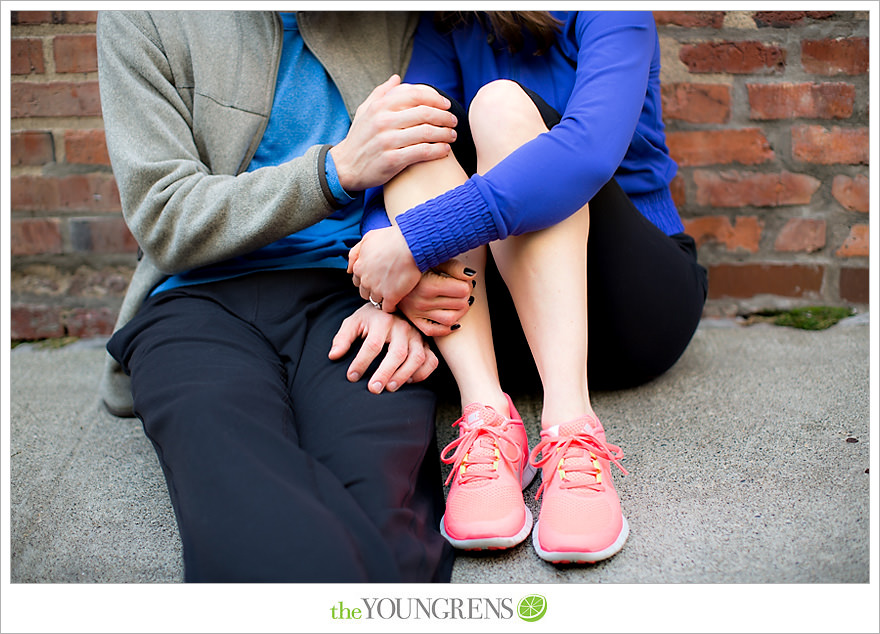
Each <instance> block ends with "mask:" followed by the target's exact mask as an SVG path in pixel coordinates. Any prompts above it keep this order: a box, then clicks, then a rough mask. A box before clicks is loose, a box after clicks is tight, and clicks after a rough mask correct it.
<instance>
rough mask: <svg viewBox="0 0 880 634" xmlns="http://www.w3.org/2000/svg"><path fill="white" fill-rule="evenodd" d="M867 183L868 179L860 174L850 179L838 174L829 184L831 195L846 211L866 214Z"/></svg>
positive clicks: (867, 201)
mask: <svg viewBox="0 0 880 634" xmlns="http://www.w3.org/2000/svg"><path fill="white" fill-rule="evenodd" d="M869 182H870V181H869V180H868V177H867V176H864V175H862V174H857V175H856V176H854V177H852V178H850V177H849V176H845V175H844V174H838V175H837V176H835V177H834V181H833V182H832V183H831V195H832V196H834V199H835V200H836V201H837V202H839V203H840V204H841V205H843V207H844V209H846V210H848V211H861V212H862V213H868V205H869V202H870V191H869V188H868V185H869Z"/></svg>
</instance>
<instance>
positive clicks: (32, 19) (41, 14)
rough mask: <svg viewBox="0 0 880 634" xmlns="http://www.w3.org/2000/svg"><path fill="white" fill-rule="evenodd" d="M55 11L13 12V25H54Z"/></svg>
mask: <svg viewBox="0 0 880 634" xmlns="http://www.w3.org/2000/svg"><path fill="white" fill-rule="evenodd" d="M54 14H55V12H54V11H12V12H11V13H10V18H11V19H12V24H52V23H53V22H54V21H55V20H54V17H55V15H54Z"/></svg>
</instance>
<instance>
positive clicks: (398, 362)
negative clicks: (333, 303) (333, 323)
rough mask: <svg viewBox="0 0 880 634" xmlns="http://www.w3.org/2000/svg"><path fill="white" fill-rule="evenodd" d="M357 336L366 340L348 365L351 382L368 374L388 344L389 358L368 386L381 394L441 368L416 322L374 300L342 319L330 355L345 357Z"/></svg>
mask: <svg viewBox="0 0 880 634" xmlns="http://www.w3.org/2000/svg"><path fill="white" fill-rule="evenodd" d="M356 339H363V340H364V342H363V344H362V345H361V348H360V350H359V351H358V353H357V354H356V355H355V358H354V360H353V361H352V362H351V365H349V367H348V380H349V381H351V382H355V381H358V380H359V379H360V378H361V377H362V376H363V375H364V373H365V372H366V371H367V368H368V367H369V366H370V364H371V363H372V362H373V360H374V359H376V357H378V356H379V355H380V354H381V352H382V349H383V348H384V346H385V344H386V343H387V344H388V352H387V353H386V354H385V358H384V359H382V361H381V362H380V363H379V367H378V368H377V369H376V372H375V373H374V374H373V376H372V377H370V380H369V382H368V384H367V389H369V390H370V392H372V393H373V394H379V393H381V392H382V390H384V389H387V390H388V391H389V392H394V391H396V390H397V389H398V388H400V386H401V385H403V384H404V383H417V382H419V381H424V380H425V379H427V378H428V377H429V376H430V375H431V373H432V372H433V371H434V370H435V369H436V368H437V364H438V360H437V356H436V355H435V354H434V352H433V351H432V350H431V348H429V347H428V344H427V343H426V342H425V340H424V339H423V338H422V335H421V334H420V333H419V331H418V330H416V329H415V328H414V327H413V326H412V324H410V323H409V322H407V321H406V320H405V319H403V318H402V317H398V316H397V315H389V314H388V313H385V312H382V311H381V310H377V309H376V308H374V307H373V306H371V305H370V304H365V305H364V306H362V307H361V308H359V309H357V310H356V311H355V312H354V313H352V315H351V316H349V317H347V318H346V319H345V320H344V321H343V322H342V325H341V326H340V327H339V331H338V332H337V333H336V336H335V337H333V344H332V346H331V348H330V354H329V355H328V356H329V357H330V359H331V360H333V361H336V360H337V359H341V358H342V357H343V356H344V355H345V353H346V352H348V351H349V349H350V348H351V344H352V343H354V341H355V340H356Z"/></svg>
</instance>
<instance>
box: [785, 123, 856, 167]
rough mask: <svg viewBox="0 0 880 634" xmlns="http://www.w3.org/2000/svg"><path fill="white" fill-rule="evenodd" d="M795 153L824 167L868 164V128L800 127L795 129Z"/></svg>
mask: <svg viewBox="0 0 880 634" xmlns="http://www.w3.org/2000/svg"><path fill="white" fill-rule="evenodd" d="M791 148H792V154H793V155H794V157H795V158H796V159H798V160H801V161H805V162H807V163H818V164H820V165H833V164H835V163H843V164H849V165H857V164H862V165H867V164H868V128H839V127H836V126H835V127H833V128H830V129H829V128H824V127H822V126H817V125H797V126H794V127H792V129H791Z"/></svg>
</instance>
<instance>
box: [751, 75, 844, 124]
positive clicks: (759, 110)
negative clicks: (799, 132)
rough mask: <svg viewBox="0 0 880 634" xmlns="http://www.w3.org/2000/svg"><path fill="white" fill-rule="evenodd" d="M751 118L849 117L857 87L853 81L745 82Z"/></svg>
mask: <svg viewBox="0 0 880 634" xmlns="http://www.w3.org/2000/svg"><path fill="white" fill-rule="evenodd" d="M746 88H747V89H748V91H749V106H750V108H751V114H750V117H751V118H752V119H799V118H803V119H848V118H849V117H851V116H852V113H853V103H854V102H855V99H856V88H855V86H853V85H852V84H844V83H825V84H788V83H785V84H748V85H747V87H746Z"/></svg>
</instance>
